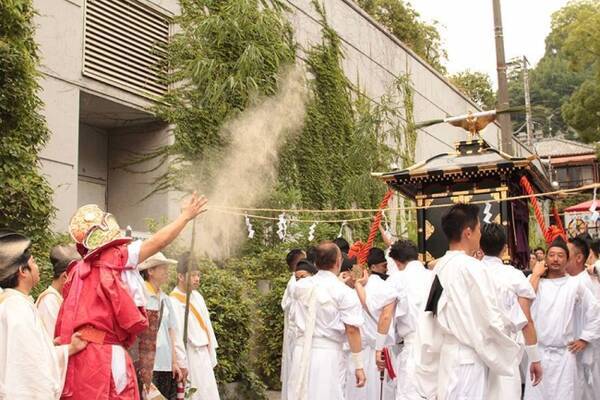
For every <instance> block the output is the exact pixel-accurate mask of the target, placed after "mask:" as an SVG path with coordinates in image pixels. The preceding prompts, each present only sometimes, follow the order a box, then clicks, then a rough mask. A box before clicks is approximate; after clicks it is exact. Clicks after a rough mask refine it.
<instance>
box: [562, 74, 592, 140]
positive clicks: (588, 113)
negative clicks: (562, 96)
mask: <svg viewBox="0 0 600 400" xmlns="http://www.w3.org/2000/svg"><path fill="white" fill-rule="evenodd" d="M562 114H563V116H564V118H565V119H566V120H567V121H569V124H570V125H571V126H572V127H573V128H575V129H576V130H577V132H578V134H579V137H580V139H582V140H583V141H584V142H587V143H590V142H597V141H598V140H600V82H598V81H597V80H595V79H588V80H586V81H585V82H584V83H583V84H582V85H581V86H580V87H579V89H577V90H576V91H575V93H573V95H572V96H571V98H570V99H569V101H568V102H567V103H565V104H564V105H563V106H562Z"/></svg>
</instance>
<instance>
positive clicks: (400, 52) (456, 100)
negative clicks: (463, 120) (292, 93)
mask: <svg viewBox="0 0 600 400" xmlns="http://www.w3.org/2000/svg"><path fill="white" fill-rule="evenodd" d="M287 1H288V3H289V4H290V6H291V9H292V14H291V16H290V21H291V23H292V24H293V26H294V29H295V32H296V40H297V41H298V42H299V43H300V44H301V47H303V48H308V47H309V46H310V45H311V44H314V43H319V42H320V41H321V34H320V30H321V27H320V25H319V22H318V21H319V16H318V14H317V13H316V12H315V10H314V8H313V6H312V5H311V0H287ZM322 3H323V6H324V9H325V12H326V14H327V20H328V22H329V24H330V25H331V26H332V27H333V29H335V30H336V32H337V33H338V34H339V36H340V38H341V40H342V43H343V46H344V52H345V56H346V58H345V60H344V69H345V71H346V74H347V76H348V77H349V78H350V79H351V80H352V81H353V82H359V83H360V85H361V87H362V88H363V90H365V91H366V93H367V94H368V95H369V97H371V98H372V99H373V101H378V100H379V99H380V98H381V96H382V95H383V94H385V92H386V91H387V90H389V88H391V87H392V86H393V83H394V82H395V80H396V79H398V77H400V76H402V75H404V74H406V73H409V74H410V79H411V83H412V88H413V90H414V115H415V120H416V121H417V122H418V121H424V120H430V119H435V118H441V117H445V116H446V115H458V114H464V113H466V112H467V111H475V110H477V108H476V106H475V105H474V104H473V103H472V102H470V101H469V100H468V99H467V98H466V97H465V96H464V95H463V94H462V93H461V92H460V91H458V90H457V89H456V88H455V87H454V86H453V85H451V84H450V83H449V82H448V81H447V80H446V79H445V78H443V77H442V76H441V75H440V74H439V73H437V72H436V71H435V70H434V69H433V68H431V67H430V66H429V65H428V64H427V63H425V62H424V61H423V60H422V59H421V58H420V57H418V56H417V55H416V54H414V53H413V52H412V51H411V50H410V49H408V48H407V47H406V46H405V45H403V44H402V43H401V42H400V41H398V40H397V39H395V38H394V37H393V36H392V35H391V34H389V33H388V32H387V31H386V30H385V28H383V27H382V26H380V25H379V24H377V23H376V22H375V21H374V20H373V19H372V18H370V17H369V16H368V15H367V14H366V13H365V12H364V11H362V10H361V9H360V8H359V7H358V6H357V5H356V4H355V3H354V2H353V1H351V0H323V1H322ZM301 57H302V56H301ZM400 106H401V105H400ZM498 133H499V132H498V128H497V126H495V125H494V126H490V127H489V128H488V129H486V131H485V132H484V137H485V139H486V140H488V141H489V142H490V143H491V144H492V145H497V144H498V141H499V136H498ZM464 137H465V134H464V131H463V130H462V129H458V128H454V127H452V126H447V125H437V126H432V127H429V128H426V129H421V130H420V131H419V135H418V139H417V154H416V159H417V160H422V159H426V158H429V157H431V156H434V155H436V154H439V153H443V152H447V151H451V150H452V149H453V143H454V142H455V141H456V140H458V139H461V138H464Z"/></svg>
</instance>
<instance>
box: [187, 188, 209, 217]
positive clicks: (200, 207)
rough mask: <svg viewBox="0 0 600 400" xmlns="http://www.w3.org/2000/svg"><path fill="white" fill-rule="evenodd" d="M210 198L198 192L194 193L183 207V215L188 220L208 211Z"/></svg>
mask: <svg viewBox="0 0 600 400" xmlns="http://www.w3.org/2000/svg"><path fill="white" fill-rule="evenodd" d="M207 204H208V199H207V198H206V197H204V196H200V195H198V193H196V192H194V193H192V197H191V198H190V199H189V200H188V201H187V202H186V203H185V204H184V206H183V207H182V208H181V215H182V216H183V217H184V218H185V219H186V220H188V221H191V220H192V219H194V218H196V217H197V216H198V215H200V214H202V213H204V212H206V210H207Z"/></svg>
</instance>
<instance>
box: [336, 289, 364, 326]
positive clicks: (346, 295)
mask: <svg viewBox="0 0 600 400" xmlns="http://www.w3.org/2000/svg"><path fill="white" fill-rule="evenodd" d="M342 285H343V284H342ZM342 289H343V290H342V294H341V296H340V298H339V300H338V309H339V312H340V315H341V319H342V322H343V323H344V324H346V325H352V326H362V324H363V322H364V320H363V312H362V306H361V304H360V300H359V299H358V295H357V294H356V291H354V290H352V289H350V288H349V287H347V286H345V285H344V287H343V288H342Z"/></svg>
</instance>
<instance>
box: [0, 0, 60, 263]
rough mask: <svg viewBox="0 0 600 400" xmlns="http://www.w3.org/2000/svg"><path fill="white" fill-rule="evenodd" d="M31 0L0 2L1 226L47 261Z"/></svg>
mask: <svg viewBox="0 0 600 400" xmlns="http://www.w3.org/2000/svg"><path fill="white" fill-rule="evenodd" d="M34 15H35V12H34V9H33V5H32V2H31V0H3V1H2V2H0V184H1V186H2V189H1V190H0V210H2V212H0V228H8V229H12V230H15V231H18V232H21V233H23V234H25V235H27V236H29V237H30V238H31V239H32V241H33V254H34V255H35V256H36V258H37V259H38V260H43V261H45V260H47V258H48V249H49V247H50V245H51V244H52V242H53V240H54V239H53V234H52V232H51V231H50V228H49V227H50V222H51V221H52V218H53V216H54V213H55V209H54V206H53V205H52V189H51V188H50V185H49V184H48V182H47V181H46V179H45V178H44V177H43V176H42V175H41V174H40V171H39V157H38V153H39V151H40V150H41V149H42V148H43V147H44V145H45V144H46V142H47V140H48V137H49V132H48V128H47V127H46V121H45V120H44V117H43V116H42V115H41V114H40V110H41V108H42V101H41V100H40V98H39V97H38V95H37V92H38V90H39V86H38V84H37V82H36V79H37V78H38V72H37V70H36V68H37V66H38V64H39V58H38V54H37V46H36V44H35V42H34V23H33V17H34Z"/></svg>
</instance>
